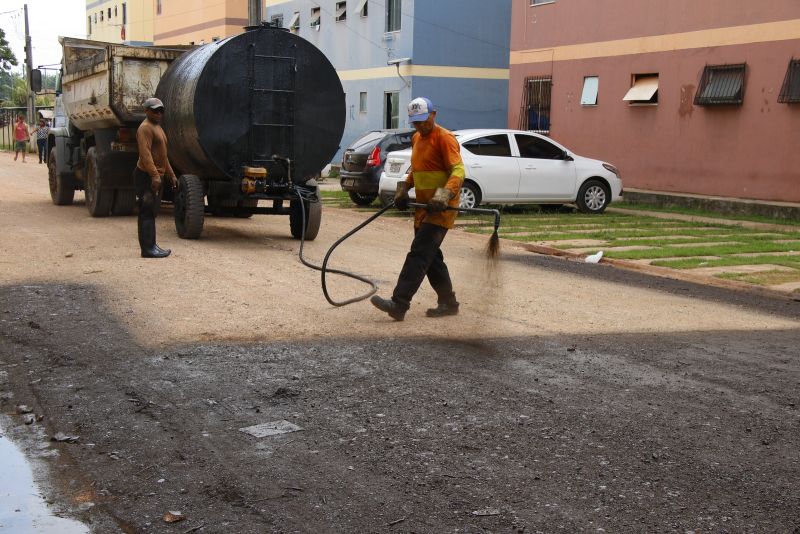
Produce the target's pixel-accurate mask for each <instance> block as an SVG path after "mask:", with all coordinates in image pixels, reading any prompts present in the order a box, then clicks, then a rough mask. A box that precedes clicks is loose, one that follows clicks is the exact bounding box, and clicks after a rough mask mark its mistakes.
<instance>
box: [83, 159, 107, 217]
mask: <svg viewBox="0 0 800 534" xmlns="http://www.w3.org/2000/svg"><path fill="white" fill-rule="evenodd" d="M85 167H86V191H85V193H86V208H87V209H88V210H89V215H91V216H92V217H108V216H109V215H110V214H111V204H112V203H113V201H114V192H113V191H103V190H102V189H101V186H102V177H101V176H100V174H99V173H98V172H97V154H96V153H95V149H94V147H91V148H90V149H89V150H88V151H87V153H86V163H85Z"/></svg>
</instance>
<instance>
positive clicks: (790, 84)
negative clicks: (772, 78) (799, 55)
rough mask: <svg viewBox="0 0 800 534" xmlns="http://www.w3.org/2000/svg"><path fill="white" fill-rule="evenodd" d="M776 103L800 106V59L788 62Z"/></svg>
mask: <svg viewBox="0 0 800 534" xmlns="http://www.w3.org/2000/svg"><path fill="white" fill-rule="evenodd" d="M778 102H780V103H781V104H800V59H792V60H791V61H789V68H788V69H786V78H784V79H783V86H782V87H781V94H780V95H779V96H778Z"/></svg>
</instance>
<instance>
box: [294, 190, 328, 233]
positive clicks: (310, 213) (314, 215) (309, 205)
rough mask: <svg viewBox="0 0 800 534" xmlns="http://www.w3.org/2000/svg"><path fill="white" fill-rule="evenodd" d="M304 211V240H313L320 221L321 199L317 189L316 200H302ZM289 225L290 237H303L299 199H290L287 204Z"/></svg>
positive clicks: (317, 231)
mask: <svg viewBox="0 0 800 534" xmlns="http://www.w3.org/2000/svg"><path fill="white" fill-rule="evenodd" d="M303 202H304V203H305V212H306V235H305V238H306V241H313V240H314V239H316V238H317V234H319V227H320V226H321V223H322V201H321V200H319V190H318V191H317V200H316V201H314V202H309V201H303ZM289 226H290V228H291V231H292V237H294V238H295V239H301V238H302V237H303V211H302V208H301V206H300V201H299V200H292V201H291V203H290V204H289Z"/></svg>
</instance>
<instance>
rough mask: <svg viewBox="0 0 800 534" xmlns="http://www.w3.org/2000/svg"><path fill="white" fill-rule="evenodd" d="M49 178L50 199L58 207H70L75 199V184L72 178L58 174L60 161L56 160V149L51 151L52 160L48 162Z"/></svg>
mask: <svg viewBox="0 0 800 534" xmlns="http://www.w3.org/2000/svg"><path fill="white" fill-rule="evenodd" d="M47 176H48V181H49V182H50V198H51V199H53V204H55V205H56V206H68V205H70V204H72V201H73V200H74V198H75V182H74V181H73V180H72V178H71V177H70V176H65V175H64V174H63V173H60V172H58V160H56V147H53V148H52V149H51V150H50V158H49V159H48V160H47Z"/></svg>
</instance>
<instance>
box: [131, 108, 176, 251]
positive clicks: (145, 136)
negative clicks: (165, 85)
mask: <svg viewBox="0 0 800 534" xmlns="http://www.w3.org/2000/svg"><path fill="white" fill-rule="evenodd" d="M144 111H145V115H147V118H146V119H145V120H144V121H142V124H141V125H139V129H138V130H136V143H137V144H138V145H139V161H137V162H136V169H135V170H134V171H133V181H134V184H135V185H136V201H137V205H138V206H139V219H138V227H139V246H140V247H141V249H142V257H143V258H166V257H167V256H169V254H170V252H172V251H171V250H169V249H167V250H164V249H162V248H161V247H159V246H158V245H156V215H157V214H158V204H159V199H160V198H161V195H160V193H161V184H162V182H163V180H164V179H165V178H166V179H168V180H169V184H170V186H171V187H172V188H173V189H175V187H176V186H177V185H178V179H177V178H176V177H175V172H174V171H173V170H172V167H171V166H170V164H169V160H168V159H167V134H165V133H164V130H163V129H162V128H161V118H162V117H163V116H164V104H163V103H162V102H161V100H159V99H158V98H148V99H147V100H145V102H144Z"/></svg>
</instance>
